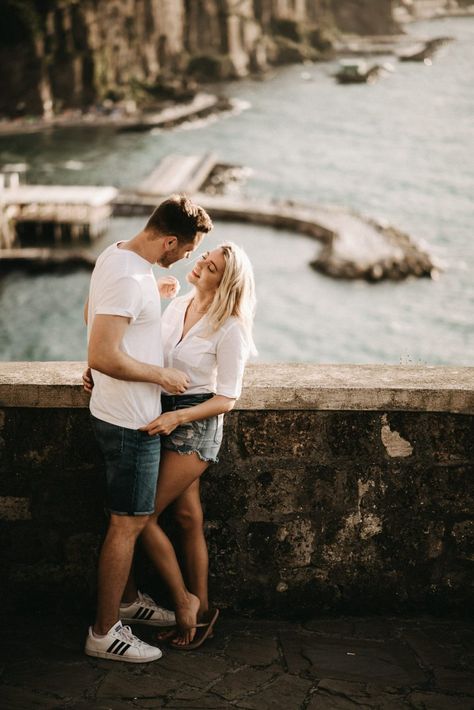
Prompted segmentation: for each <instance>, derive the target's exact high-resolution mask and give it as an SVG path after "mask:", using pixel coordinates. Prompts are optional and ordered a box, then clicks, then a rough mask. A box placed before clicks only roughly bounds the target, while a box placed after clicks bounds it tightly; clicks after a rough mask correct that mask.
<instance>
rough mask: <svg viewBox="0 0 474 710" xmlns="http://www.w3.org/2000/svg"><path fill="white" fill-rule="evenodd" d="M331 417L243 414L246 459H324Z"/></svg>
mask: <svg viewBox="0 0 474 710" xmlns="http://www.w3.org/2000/svg"><path fill="white" fill-rule="evenodd" d="M326 418H327V415H325V414H321V413H318V412H304V411H302V412H300V411H293V412H285V413H283V412H264V411H263V412H260V411H259V412H240V413H239V430H240V442H241V451H242V456H243V457H252V458H253V457H256V456H266V457H270V458H272V459H276V460H278V459H279V458H284V459H290V460H292V459H308V458H312V457H320V458H323V457H324V453H325V451H326V448H327V447H326V433H325V424H326Z"/></svg>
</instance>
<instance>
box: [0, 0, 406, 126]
mask: <svg viewBox="0 0 474 710" xmlns="http://www.w3.org/2000/svg"><path fill="white" fill-rule="evenodd" d="M328 26H330V27H332V28H337V27H340V28H342V29H343V30H344V31H354V32H364V33H365V32H367V33H374V32H391V31H392V30H393V29H394V24H393V19H392V2H391V0H357V2H354V0H81V2H78V0H46V1H42V0H5V2H4V3H3V4H2V23H1V26H0V62H1V66H2V72H1V73H0V112H1V113H5V114H7V115H15V114H24V113H34V114H37V113H44V114H45V115H46V116H49V115H51V112H52V111H53V110H61V109H63V108H67V107H80V106H85V105H88V104H90V103H92V102H93V101H95V100H99V101H102V100H103V99H104V98H106V97H111V98H124V97H125V98H127V97H128V98H130V97H133V96H135V97H136V96H137V95H139V88H140V86H142V85H143V84H146V85H153V84H154V83H155V82H156V81H157V80H158V79H159V78H160V77H163V76H164V75H165V76H166V77H167V78H168V79H169V77H173V78H174V79H176V78H177V77H182V76H188V75H189V73H190V72H193V73H196V75H197V76H199V77H202V76H203V75H207V76H208V77H209V78H229V77H238V76H243V75H245V74H248V73H249V71H254V70H260V69H263V68H265V67H266V65H267V62H272V61H277V62H278V61H295V60H299V59H301V58H302V57H304V56H306V55H308V56H311V57H313V58H314V57H317V56H318V55H317V48H318V47H319V48H321V47H323V48H324V47H326V45H327V38H325V36H324V32H322V31H323V30H324V29H325V28H326V27H328ZM321 32H322V34H321ZM302 40H305V41H306V40H308V41H309V44H310V45H313V46H312V47H311V46H308V47H307V48H306V49H305V50H301V49H300V48H299V46H298V43H299V42H300V41H302ZM314 46H316V49H315V48H314Z"/></svg>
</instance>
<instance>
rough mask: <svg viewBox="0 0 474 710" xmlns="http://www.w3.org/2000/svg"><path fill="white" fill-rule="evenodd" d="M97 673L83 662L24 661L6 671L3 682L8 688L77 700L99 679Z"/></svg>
mask: <svg viewBox="0 0 474 710" xmlns="http://www.w3.org/2000/svg"><path fill="white" fill-rule="evenodd" d="M101 676H102V673H101V671H99V670H97V669H95V668H93V667H91V666H90V665H89V664H88V663H87V661H81V662H78V663H73V664H72V663H71V664H68V665H64V664H63V665H61V664H57V663H54V664H50V665H49V664H47V663H45V662H43V661H39V662H38V661H37V662H35V663H32V662H25V663H21V664H16V665H14V666H12V667H11V668H8V669H7V670H6V672H5V681H6V682H7V683H11V684H12V685H20V686H22V687H24V688H30V689H34V690H39V691H42V692H46V693H52V694H54V695H57V696H59V697H60V698H71V700H73V699H78V700H79V699H80V698H81V696H82V695H83V694H84V693H86V692H87V691H89V690H90V688H92V687H94V685H96V684H97V683H98V681H99V679H100V678H101Z"/></svg>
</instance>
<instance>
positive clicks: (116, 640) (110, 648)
mask: <svg viewBox="0 0 474 710" xmlns="http://www.w3.org/2000/svg"><path fill="white" fill-rule="evenodd" d="M120 643H121V642H120V640H119V639H115V640H114V641H112V643H111V644H110V646H109V647H108V649H107V653H113V652H114V647H115V646H117V644H120Z"/></svg>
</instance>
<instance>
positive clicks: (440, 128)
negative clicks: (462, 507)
mask: <svg viewBox="0 0 474 710" xmlns="http://www.w3.org/2000/svg"><path fill="white" fill-rule="evenodd" d="M410 32H412V33H413V34H418V35H424V36H427V35H430V36H436V35H451V36H454V37H455V38H456V41H455V42H453V43H451V44H450V45H448V46H447V47H446V48H445V49H443V50H442V51H441V52H440V54H439V55H438V56H437V57H436V59H435V61H434V63H433V65H432V66H431V67H426V66H423V65H419V64H409V63H396V62H395V61H394V60H393V59H391V60H390V61H392V63H393V64H394V66H395V70H396V71H395V72H394V73H393V74H392V75H390V76H389V77H387V78H386V79H384V80H381V81H380V82H378V83H376V84H374V85H372V86H365V85H362V86H357V85H354V86H339V85H337V84H336V83H335V82H334V80H333V79H332V77H331V73H332V72H333V71H334V68H335V65H334V64H318V65H311V66H309V67H308V66H305V67H301V66H293V67H288V68H284V69H282V70H279V71H278V72H275V74H274V75H273V76H272V77H271V78H269V79H268V80H267V81H265V82H261V81H253V80H244V81H241V82H239V83H233V84H231V85H229V86H227V87H224V91H225V92H226V93H227V94H228V95H229V96H233V97H237V98H238V99H240V100H241V101H242V102H243V103H245V104H247V105H249V108H247V110H245V111H243V112H242V113H240V114H238V115H234V116H229V117H226V118H221V119H218V120H214V121H211V122H207V123H204V124H202V125H200V126H199V127H198V126H194V127H187V129H185V128H182V129H178V130H175V131H172V132H159V133H155V134H137V135H133V134H123V135H119V134H115V133H113V132H112V131H110V130H108V129H94V130H90V129H87V130H86V129H81V130H63V131H57V132H52V133H44V134H40V135H27V136H16V137H8V138H6V137H3V138H1V139H0V163H1V164H5V163H18V162H25V163H27V164H28V173H27V176H28V180H29V181H30V182H49V183H53V182H54V183H62V184H67V183H69V184H115V185H118V186H124V187H125V186H131V185H134V184H136V183H137V182H138V181H139V180H141V179H142V178H143V177H144V176H145V175H146V174H147V173H148V172H150V171H151V170H152V169H153V168H154V167H155V165H156V164H157V162H158V161H159V159H160V158H161V157H162V156H164V155H166V154H167V153H170V152H180V153H195V152H203V151H207V150H215V151H216V152H217V154H218V155H219V158H220V159H221V160H222V161H224V162H235V163H238V164H243V165H246V166H248V167H250V168H251V169H252V171H253V173H252V176H251V178H250V180H249V182H248V184H247V187H246V191H247V192H248V193H250V194H252V195H263V196H265V197H268V196H275V197H285V198H294V199H298V200H304V201H307V202H315V203H322V204H325V203H331V204H341V205H344V206H348V207H353V208H356V209H357V210H359V211H362V212H364V213H366V214H369V215H371V216H374V217H378V218H382V219H387V220H389V221H390V222H393V223H394V224H395V225H397V226H398V227H400V228H402V229H404V230H406V231H408V232H409V233H410V234H412V235H413V236H414V237H416V238H418V239H422V240H425V241H426V242H428V243H429V245H430V248H431V251H432V252H433V253H434V254H435V255H436V256H437V257H438V258H440V259H441V260H442V262H443V263H444V264H445V271H444V273H443V274H442V276H441V278H440V279H439V280H438V281H436V282H432V281H427V280H408V281H406V282H403V283H382V284H377V285H370V284H365V283H359V282H340V281H333V280H331V279H329V278H327V277H324V276H322V275H320V274H317V273H315V272H314V271H312V270H311V269H310V267H309V266H308V262H309V261H310V260H311V259H312V258H313V257H314V255H315V253H316V251H317V249H318V245H317V244H316V243H315V242H313V241H311V240H309V239H307V238H305V237H301V236H297V235H294V234H291V233H287V232H276V231H273V230H271V229H266V228H255V227H252V226H242V225H230V224H224V223H222V224H217V225H216V229H215V231H214V233H213V235H212V237H209V241H210V242H212V243H218V242H219V241H222V240H224V239H233V240H234V241H236V242H238V243H240V244H242V245H243V246H244V247H245V248H246V249H247V251H248V252H249V254H250V256H251V258H252V261H253V263H254V267H255V272H256V277H257V286H258V297H259V308H258V316H257V322H256V340H257V345H258V348H259V353H260V355H259V358H260V359H261V360H273V361H283V360H294V361H313V362H358V363H360V362H374V363H375V362H381V363H399V362H405V363H428V364H472V361H473V356H474V329H473V306H474V278H473V273H474V246H473V245H474V241H473V223H474V220H473V217H474V210H473V207H472V204H473V203H472V196H473V192H474V190H473V188H474V158H473V156H474V135H473V133H474V130H473V126H474V89H473V87H474V68H473V67H474V20H471V19H449V20H442V21H436V22H432V23H418V24H416V25H413V26H411V27H410ZM387 59H389V58H387ZM303 70H304V71H305V72H309V73H310V75H311V76H312V80H311V81H305V80H303V79H302V77H301V73H302V71H303ZM220 90H222V87H220ZM70 161H73V162H70ZM142 224H143V221H142V220H141V219H135V218H133V219H115V220H113V222H112V223H111V227H110V230H109V233H108V234H107V236H106V238H105V239H104V240H103V241H102V242H101V243H100V244H97V245H96V246H97V248H98V249H100V248H102V246H104V245H105V243H108V242H110V241H113V240H115V239H119V238H121V239H123V238H128V237H129V236H132V235H133V234H134V233H135V232H136V231H138V229H140V227H141V226H142ZM186 268H187V266H186V265H181V264H180V265H177V266H176V267H175V269H174V273H176V274H177V275H178V276H179V277H182V276H183V275H184V271H185V270H186ZM87 284H88V274H87V273H84V272H78V273H75V274H71V275H64V276H53V275H47V276H46V275H43V276H37V277H27V276H26V275H23V274H21V273H20V274H19V273H16V274H11V275H9V276H7V277H4V278H3V280H2V284H1V287H0V348H1V358H2V359H4V360H62V359H64V360H69V359H72V360H77V359H83V358H84V357H85V339H84V330H83V325H82V303H83V300H84V298H85V297H86V294H87Z"/></svg>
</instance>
